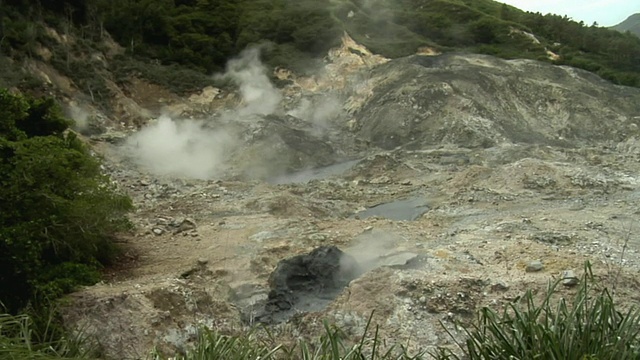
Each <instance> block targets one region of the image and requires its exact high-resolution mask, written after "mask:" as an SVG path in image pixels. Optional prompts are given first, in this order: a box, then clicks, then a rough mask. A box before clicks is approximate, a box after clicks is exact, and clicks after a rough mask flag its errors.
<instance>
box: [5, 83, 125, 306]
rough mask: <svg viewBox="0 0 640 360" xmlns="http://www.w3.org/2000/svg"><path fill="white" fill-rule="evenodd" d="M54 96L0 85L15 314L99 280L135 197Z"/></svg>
mask: <svg viewBox="0 0 640 360" xmlns="http://www.w3.org/2000/svg"><path fill="white" fill-rule="evenodd" d="M69 125H70V124H69V122H68V121H67V120H66V119H65V118H63V117H62V116H61V114H60V111H59V109H58V108H57V107H56V105H55V103H54V101H53V100H51V99H45V100H36V99H27V98H24V97H22V96H18V95H13V94H11V93H9V92H8V91H6V90H2V89H0V204H2V205H1V206H2V211H0V302H2V303H3V304H4V306H6V308H7V309H8V310H9V311H11V312H15V311H17V310H19V309H21V308H22V307H24V306H25V304H26V303H27V302H28V301H29V300H31V299H47V298H56V297H59V296H60V295H62V294H64V293H67V292H69V291H71V290H73V288H74V287H75V286H77V285H87V284H92V283H95V282H96V281H97V280H98V275H99V274H98V272H97V270H98V269H99V268H100V267H101V265H103V264H106V263H109V262H110V261H111V260H113V258H114V256H115V255H116V247H115V245H114V242H113V240H114V235H115V234H116V233H117V232H119V231H122V230H125V229H127V228H128V221H127V219H126V217H125V214H126V212H127V211H129V210H130V209H131V202H130V200H129V199H128V198H127V197H125V196H121V195H118V194H116V192H115V189H114V188H113V186H112V184H111V183H110V181H109V179H108V178H107V177H106V176H105V175H103V174H102V173H101V169H100V164H99V162H98V160H97V159H96V158H95V157H93V156H92V155H91V154H90V152H89V150H88V148H87V147H86V146H85V145H84V143H82V141H81V140H80V139H78V138H77V137H76V136H75V134H74V133H72V132H67V131H66V129H67V127H68V126H69Z"/></svg>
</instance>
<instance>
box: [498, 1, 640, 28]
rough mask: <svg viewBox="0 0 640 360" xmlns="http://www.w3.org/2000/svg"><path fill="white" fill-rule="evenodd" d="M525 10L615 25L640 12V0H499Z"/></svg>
mask: <svg viewBox="0 0 640 360" xmlns="http://www.w3.org/2000/svg"><path fill="white" fill-rule="evenodd" d="M499 1H500V2H503V3H506V4H509V5H512V6H515V7H517V8H519V9H522V10H525V11H533V12H538V11H539V12H541V13H542V14H547V13H552V14H558V15H567V16H568V17H570V18H572V19H573V20H575V21H580V20H582V21H584V22H585V24H587V25H591V24H593V22H594V21H596V22H598V25H600V26H613V25H616V24H618V23H620V22H622V21H624V20H625V19H626V18H627V17H629V16H630V15H633V14H635V13H640V0H499Z"/></svg>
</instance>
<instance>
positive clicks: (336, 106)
mask: <svg viewBox="0 0 640 360" xmlns="http://www.w3.org/2000/svg"><path fill="white" fill-rule="evenodd" d="M287 114H288V115H291V116H295V117H297V118H299V119H302V120H306V121H308V122H310V123H311V124H312V125H313V127H314V129H315V130H316V132H319V133H322V132H324V131H326V129H328V128H329V126H330V125H331V121H332V120H334V119H336V118H337V117H338V116H339V115H341V114H342V103H341V102H340V100H339V99H338V98H337V97H335V96H323V97H320V98H314V99H312V100H310V99H306V98H303V99H302V100H300V103H299V104H298V106H297V107H296V108H295V109H293V110H291V111H289V112H288V113H287Z"/></svg>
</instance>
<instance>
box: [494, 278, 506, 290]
mask: <svg viewBox="0 0 640 360" xmlns="http://www.w3.org/2000/svg"><path fill="white" fill-rule="evenodd" d="M508 289H509V284H507V283H506V282H504V281H502V280H499V281H497V282H495V283H494V284H493V285H491V290H492V291H506V290H508Z"/></svg>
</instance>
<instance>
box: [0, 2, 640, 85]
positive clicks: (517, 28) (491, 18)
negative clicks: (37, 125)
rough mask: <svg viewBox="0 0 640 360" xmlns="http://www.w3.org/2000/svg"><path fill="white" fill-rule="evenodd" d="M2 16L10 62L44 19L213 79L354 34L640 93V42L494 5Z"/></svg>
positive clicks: (22, 7)
mask: <svg viewBox="0 0 640 360" xmlns="http://www.w3.org/2000/svg"><path fill="white" fill-rule="evenodd" d="M0 7H1V8H2V9H1V10H2V13H4V14H5V16H4V17H3V18H2V22H1V23H0V31H1V32H2V33H1V35H0V38H1V39H2V42H1V43H0V45H1V47H2V49H3V52H5V53H6V52H7V51H9V49H10V48H12V49H22V51H23V52H26V53H30V49H29V48H30V47H32V46H34V44H35V43H37V42H38V41H40V42H42V41H46V34H44V33H43V32H42V31H41V30H40V29H38V25H36V24H37V23H34V21H36V20H42V21H45V22H47V23H49V24H50V25H53V26H57V27H64V26H69V25H70V24H71V25H73V26H74V27H75V28H77V29H79V31H81V33H82V36H83V37H84V38H85V39H87V40H88V41H91V40H95V39H96V37H99V36H102V35H103V34H104V30H107V31H108V32H109V33H110V34H111V35H112V36H113V37H114V38H115V39H116V40H117V41H118V42H119V43H120V44H121V45H122V46H124V47H126V48H127V51H128V53H129V54H131V55H134V56H137V57H139V58H144V59H154V60H155V61H159V62H160V63H162V64H180V65H186V66H189V67H192V68H194V69H197V70H200V71H206V72H212V71H217V70H220V69H222V67H223V66H224V64H225V62H226V60H227V59H228V58H229V57H231V56H234V55H236V54H238V53H239V52H240V51H241V50H242V49H244V48H245V47H246V46H248V45H250V44H256V43H264V42H269V43H270V44H271V46H268V47H266V48H265V59H266V61H268V62H269V63H270V65H283V66H288V67H290V68H293V69H295V70H301V69H304V68H305V66H307V65H308V62H309V61H310V59H312V58H314V57H318V56H322V55H323V54H325V53H326V51H327V50H328V49H329V48H330V47H332V46H333V45H335V44H336V43H337V41H338V40H339V37H340V35H341V34H342V33H343V32H344V31H347V32H348V33H349V34H350V35H351V36H352V37H353V38H354V39H356V40H357V41H359V42H361V43H363V44H364V45H365V46H368V47H369V48H371V49H372V50H373V51H374V52H377V53H380V54H383V55H385V56H388V57H401V56H405V55H409V54H413V53H415V52H416V50H417V49H418V48H420V47H423V46H429V47H432V48H434V49H436V50H439V51H443V52H447V51H464V52H474V53H484V54H491V55H496V56H499V57H502V58H528V59H538V60H542V61H551V62H554V63H556V64H563V65H571V66H575V67H578V68H582V69H586V70H589V71H593V72H595V73H597V74H599V75H600V76H602V77H604V78H606V79H608V80H611V81H613V82H614V83H617V84H624V85H630V86H640V61H639V59H640V39H639V38H637V37H636V36H633V35H631V34H627V33H620V32H617V31H613V30H610V29H607V28H603V27H598V26H597V25H595V24H594V25H587V24H584V23H583V22H576V21H573V20H571V19H570V18H568V17H566V16H559V15H542V14H540V13H531V12H524V11H521V10H519V9H517V8H514V7H511V6H509V5H505V4H502V3H498V2H495V1H492V0H393V1H391V0H159V1H156V0H87V1H80V0H57V1H47V2H33V1H26V0H12V1H5V2H3V3H0ZM62 9H63V10H62ZM529 34H532V35H534V36H535V37H532V36H531V35H529ZM547 50H549V51H552V52H554V53H555V54H557V55H559V56H558V57H550V56H549V54H548V53H547Z"/></svg>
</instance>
